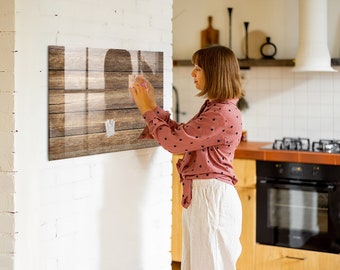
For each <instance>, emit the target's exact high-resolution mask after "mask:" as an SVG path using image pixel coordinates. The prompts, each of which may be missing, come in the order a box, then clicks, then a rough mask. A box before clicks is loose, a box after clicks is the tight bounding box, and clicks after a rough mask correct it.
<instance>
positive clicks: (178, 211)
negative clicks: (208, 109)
mask: <svg viewBox="0 0 340 270" xmlns="http://www.w3.org/2000/svg"><path fill="white" fill-rule="evenodd" d="M181 157H182V155H173V156H172V233H171V256H172V261H174V262H180V261H181V260H182V205H181V197H182V185H181V183H180V179H179V175H178V172H177V168H176V163H177V161H178V160H179V159H180V158H181Z"/></svg>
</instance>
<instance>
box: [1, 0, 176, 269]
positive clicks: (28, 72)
mask: <svg viewBox="0 0 340 270" xmlns="http://www.w3.org/2000/svg"><path fill="white" fill-rule="evenodd" d="M0 6H1V8H0V30H1V31H0V41H1V42H0V150H1V155H0V270H38V269H40V270H68V269H69V270H77V269H81V270H96V269H98V270H114V269H124V270H129V269H131V270H136V269H141V270H142V269H147V270H152V269H154V270H163V269H164V270H165V269H171V267H170V264H171V256H170V237H171V201H170V199H171V155H170V154H169V153H167V152H165V151H164V150H163V149H161V148H159V147H156V148H148V149H141V150H136V151H135V150H132V151H125V152H116V153H108V154H103V155H95V156H89V157H82V158H75V159H67V160H59V161H53V162H49V161H48V160H47V152H48V150H47V138H48V119H47V113H48V111H47V110H48V109H47V100H48V95H47V75H48V74H47V46H48V45H63V46H71V47H96V48H126V49H132V50H134V49H140V50H157V51H163V52H164V57H165V59H164V74H165V76H164V93H165V94H164V98H165V100H164V104H165V107H166V108H170V107H171V87H172V66H171V64H172V46H171V43H172V22H171V18H172V1H171V0H163V1H158V0H144V1H141V0H126V1H118V0H115V1H111V0H74V1H69V0H67V1H66V0H59V1H49V0H15V1H8V0H0ZM14 7H15V8H14ZM14 14H15V18H14ZM14 20H15V24H14ZM14 25H15V29H14ZM14 33H15V41H16V43H15V44H14ZM8 51H10V52H11V53H8ZM14 51H15V52H14ZM5 52H7V53H5ZM14 56H15V59H14ZM4 57H8V58H4ZM3 59H6V61H3ZM7 59H8V61H7ZM14 93H15V95H14ZM14 101H15V103H14ZM14 104H15V105H14ZM13 112H15V114H13ZM14 134H15V135H14ZM14 171H15V172H14ZM14 180H15V181H14Z"/></svg>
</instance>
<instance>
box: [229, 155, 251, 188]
mask: <svg viewBox="0 0 340 270" xmlns="http://www.w3.org/2000/svg"><path fill="white" fill-rule="evenodd" d="M233 167H234V171H235V174H236V177H237V179H238V182H237V184H236V187H246V188H255V187H256V161H255V160H252V159H234V161H233Z"/></svg>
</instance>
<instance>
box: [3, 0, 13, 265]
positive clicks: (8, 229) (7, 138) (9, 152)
mask: <svg viewBox="0 0 340 270" xmlns="http://www.w3.org/2000/svg"><path fill="white" fill-rule="evenodd" d="M0 7H1V8H0V59H1V60H0V269H1V270H7V269H13V267H14V259H13V254H14V249H15V248H14V243H15V214H14V212H15V205H14V175H15V173H14V169H13V168H14V134H15V129H14V114H13V113H14V92H15V91H14V76H13V73H14V50H15V49H14V18H13V14H14V3H13V2H12V1H5V0H0Z"/></svg>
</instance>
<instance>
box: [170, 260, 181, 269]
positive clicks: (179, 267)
mask: <svg viewBox="0 0 340 270" xmlns="http://www.w3.org/2000/svg"><path fill="white" fill-rule="evenodd" d="M171 265H172V270H181V263H180V262H172V264H171Z"/></svg>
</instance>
